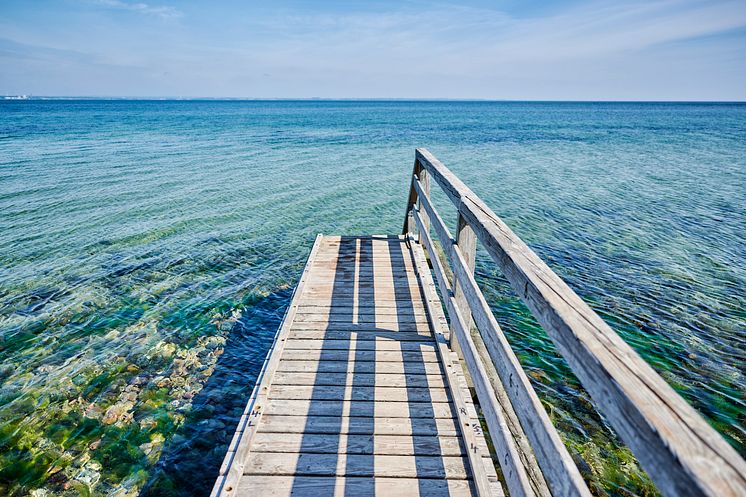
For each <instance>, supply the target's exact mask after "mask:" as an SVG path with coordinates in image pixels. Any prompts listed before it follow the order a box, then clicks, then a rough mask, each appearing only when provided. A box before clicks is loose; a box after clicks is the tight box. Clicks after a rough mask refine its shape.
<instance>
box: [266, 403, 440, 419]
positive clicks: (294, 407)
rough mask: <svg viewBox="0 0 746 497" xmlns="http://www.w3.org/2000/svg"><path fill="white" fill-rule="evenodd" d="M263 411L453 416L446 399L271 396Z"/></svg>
mask: <svg viewBox="0 0 746 497" xmlns="http://www.w3.org/2000/svg"><path fill="white" fill-rule="evenodd" d="M266 405H267V407H266V409H265V414H267V413H269V414H277V415H283V416H336V415H340V414H341V413H346V414H347V415H348V416H351V417H354V416H364V417H369V416H373V417H376V418H453V416H454V413H453V407H452V406H451V404H450V403H449V402H412V401H410V402H377V401H375V400H374V401H354V402H353V401H349V400H345V401H333V400H313V401H311V400H288V399H283V400H279V399H272V400H270V401H269V402H267V404H266Z"/></svg>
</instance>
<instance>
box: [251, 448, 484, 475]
mask: <svg viewBox="0 0 746 497" xmlns="http://www.w3.org/2000/svg"><path fill="white" fill-rule="evenodd" d="M464 462H465V461H464V458H463V457H459V456H443V457H438V456H390V455H373V456H368V455H357V454H303V453H301V454H284V453H271V452H255V453H252V454H251V455H250V456H249V462H248V463H247V464H246V474H250V475H295V476H375V477H395V478H447V479H451V478H454V479H465V478H468V477H469V474H468V472H467V470H466V465H465V464H464Z"/></svg>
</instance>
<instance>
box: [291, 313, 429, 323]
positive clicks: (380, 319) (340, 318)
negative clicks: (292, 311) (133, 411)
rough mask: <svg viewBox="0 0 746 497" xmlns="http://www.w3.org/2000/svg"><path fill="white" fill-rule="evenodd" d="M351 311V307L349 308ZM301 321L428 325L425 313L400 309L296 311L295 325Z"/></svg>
mask: <svg viewBox="0 0 746 497" xmlns="http://www.w3.org/2000/svg"><path fill="white" fill-rule="evenodd" d="M350 311H351V309H350ZM302 323H323V324H328V325H330V326H337V325H338V324H342V323H346V324H347V325H349V324H351V323H352V324H358V325H360V324H373V325H377V326H392V325H397V324H407V325H409V324H417V325H420V326H429V324H430V323H429V322H428V320H427V316H425V314H424V313H423V314H420V315H418V314H415V313H412V312H409V311H402V312H401V313H400V314H398V315H397V314H388V315H376V313H369V314H360V313H354V314H353V313H352V312H348V313H345V314H341V313H337V314H331V315H330V314H329V313H323V312H314V313H302V314H301V313H298V314H296V315H295V326H300V325H301V324H302Z"/></svg>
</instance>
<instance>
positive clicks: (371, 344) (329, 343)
mask: <svg viewBox="0 0 746 497" xmlns="http://www.w3.org/2000/svg"><path fill="white" fill-rule="evenodd" d="M434 347H435V344H434V342H432V340H431V341H428V342H415V341H398V340H388V339H383V338H379V339H377V340H365V339H364V337H363V338H356V339H351V340H298V339H289V340H287V341H286V344H285V348H286V349H295V350H298V349H301V350H319V349H322V348H324V349H326V350H335V349H336V350H351V349H354V350H397V351H398V350H401V351H420V350H421V351H427V350H433V349H434Z"/></svg>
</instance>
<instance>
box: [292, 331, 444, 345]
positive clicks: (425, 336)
mask: <svg viewBox="0 0 746 497" xmlns="http://www.w3.org/2000/svg"><path fill="white" fill-rule="evenodd" d="M289 338H292V339H298V340H345V341H350V340H353V341H356V342H357V341H364V340H367V341H384V340H393V341H397V342H420V343H428V342H431V341H432V340H433V337H432V334H431V333H430V332H426V331H421V332H413V331H398V330H386V329H383V328H378V329H372V330H357V331H342V330H291V331H290V336H289Z"/></svg>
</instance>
